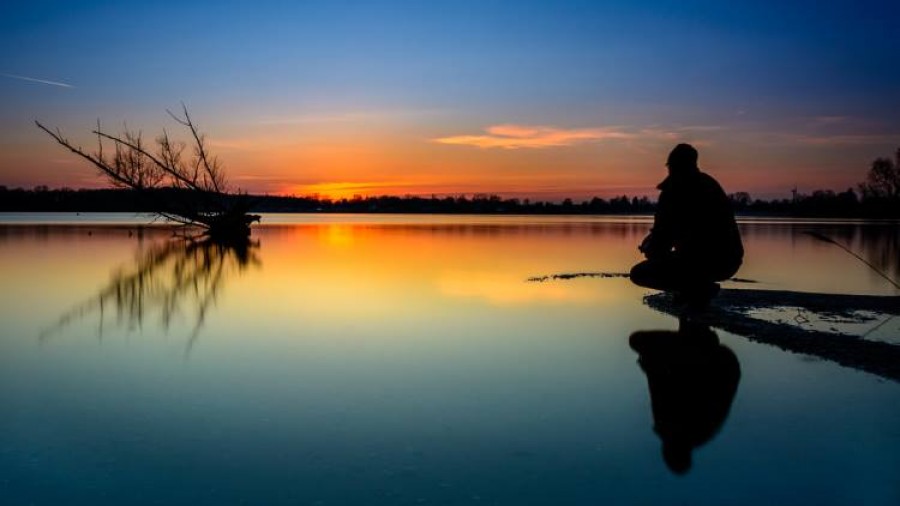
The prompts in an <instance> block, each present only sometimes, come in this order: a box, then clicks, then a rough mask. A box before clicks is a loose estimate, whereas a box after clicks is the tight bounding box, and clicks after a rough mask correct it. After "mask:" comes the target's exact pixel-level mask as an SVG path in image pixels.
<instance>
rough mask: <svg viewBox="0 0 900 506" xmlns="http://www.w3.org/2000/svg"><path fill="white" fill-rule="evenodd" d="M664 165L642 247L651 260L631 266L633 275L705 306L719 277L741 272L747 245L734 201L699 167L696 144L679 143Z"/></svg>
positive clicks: (642, 283) (693, 304) (689, 302)
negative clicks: (666, 172) (666, 171)
mask: <svg viewBox="0 0 900 506" xmlns="http://www.w3.org/2000/svg"><path fill="white" fill-rule="evenodd" d="M666 165H667V166H668V168H669V176H668V177H667V178H666V179H665V180H664V181H663V182H662V183H660V184H659V186H658V188H659V189H660V190H661V193H660V194H659V202H658V204H657V208H656V216H655V217H654V220H653V229H652V230H651V231H650V235H648V236H647V237H646V238H645V239H644V241H643V242H642V243H641V245H640V246H639V248H638V249H640V250H641V252H642V253H643V254H644V256H645V257H647V260H645V261H643V262H641V263H639V264H637V265H635V266H634V267H633V268H632V269H631V281H632V282H634V283H635V284H637V285H640V286H645V287H648V288H655V289H658V290H665V291H671V292H674V293H675V295H676V297H677V298H678V299H680V300H681V301H683V302H684V303H686V304H687V305H688V307H693V308H701V307H703V306H705V305H706V304H708V303H709V301H710V300H711V299H712V298H713V297H714V296H715V295H716V293H718V291H719V285H718V284H717V283H716V281H722V280H725V279H728V278H730V277H731V276H733V275H734V274H735V273H736V272H737V270H738V268H739V267H740V266H741V262H742V261H743V257H744V247H743V245H742V244H741V235H740V232H739V231H738V228H737V224H736V223H735V220H734V212H733V211H732V209H731V202H730V201H729V200H728V197H727V196H726V195H725V192H724V191H723V190H722V187H721V186H719V183H717V182H716V180H715V179H713V178H712V177H711V176H709V175H707V174H705V173H703V172H700V169H699V168H698V167H697V150H696V149H694V148H693V146H691V145H690V144H679V145H677V146H675V149H673V150H672V152H671V153H670V154H669V159H668V161H667V162H666Z"/></svg>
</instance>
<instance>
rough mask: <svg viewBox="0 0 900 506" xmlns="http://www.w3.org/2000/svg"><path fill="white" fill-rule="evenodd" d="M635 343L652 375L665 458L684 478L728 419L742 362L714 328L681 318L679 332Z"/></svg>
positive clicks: (649, 334) (645, 336)
mask: <svg viewBox="0 0 900 506" xmlns="http://www.w3.org/2000/svg"><path fill="white" fill-rule="evenodd" d="M629 344H630V345H631V348H632V349H633V350H634V351H636V352H637V353H638V355H639V357H638V364H640V366H641V369H642V370H643V371H644V374H646V375H647V384H648V387H649V389H650V404H651V407H652V410H653V430H654V431H655V432H656V434H657V435H658V436H659V437H660V439H662V456H663V460H665V462H666V465H667V466H668V467H669V469H671V470H672V472H674V473H677V474H684V473H686V472H687V471H688V470H689V469H690V468H691V453H692V452H693V450H694V448H697V447H698V446H700V445H702V444H704V443H706V442H707V441H709V440H710V439H712V437H713V436H714V435H715V434H716V432H718V430H719V428H720V427H721V426H722V423H723V422H724V421H725V419H726V418H727V417H728V411H729V409H730V408H731V402H732V400H733V399H734V394H735V392H736V391H737V386H738V382H739V381H740V378H741V369H740V364H739V363H738V360H737V357H736V356H735V354H734V352H732V351H731V350H730V349H728V348H726V347H725V346H723V345H722V344H720V343H719V338H718V336H716V334H715V332H713V331H712V330H710V328H709V327H708V326H706V325H703V324H701V323H697V322H693V321H689V320H687V319H681V320H679V328H678V332H672V331H662V330H653V331H639V332H635V333H633V334H631V337H630V338H629Z"/></svg>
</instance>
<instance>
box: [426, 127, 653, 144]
mask: <svg viewBox="0 0 900 506" xmlns="http://www.w3.org/2000/svg"><path fill="white" fill-rule="evenodd" d="M485 131H486V132H487V133H486V134H485V135H456V136H451V137H438V138H436V139H432V141H433V142H437V143H440V144H456V145H464V146H476V147H479V148H502V149H521V148H532V149H535V148H550V147H558V146H571V145H573V144H578V143H582V142H591V141H601V140H607V139H631V138H634V137H635V135H634V134H632V133H629V132H625V131H624V130H622V129H620V128H617V127H603V128H556V127H549V126H532V125H514V124H504V125H493V126H490V127H488V128H487V129H485Z"/></svg>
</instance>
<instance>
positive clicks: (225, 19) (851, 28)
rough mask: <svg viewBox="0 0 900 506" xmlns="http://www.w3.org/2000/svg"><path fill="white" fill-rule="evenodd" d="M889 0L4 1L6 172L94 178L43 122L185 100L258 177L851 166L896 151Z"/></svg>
mask: <svg viewBox="0 0 900 506" xmlns="http://www.w3.org/2000/svg"><path fill="white" fill-rule="evenodd" d="M898 19H900V4H898V3H897V2H890V1H886V0H879V1H869V0H857V1H828V0H825V1H815V2H813V1H808V2H807V1H794V2H759V1H753V2H751V1H730V2H721V1H689V0H688V1H685V0H680V1H677V2H675V1H671V2H670V1H647V2H642V3H637V2H625V1H618V2H602V1H527V0H519V1H505V2H501V1H489V0H480V1H464V0H463V1H460V0H457V1H453V2H444V1H441V0H433V1H421V2H405V1H381V2H361V1H337V0H333V1H322V2H317V1H309V2H303V1H295V2H266V1H261V0H259V1H254V2H246V3H243V2H186V1H180V2H138V1H128V0H120V1H79V2H68V1H66V2H64V1H39V0H38V1H30V2H4V3H3V4H2V6H0V45H2V47H3V52H2V53H0V184H2V185H6V186H10V187H15V186H24V187H31V186H34V185H39V184H46V185H50V186H53V187H55V186H63V185H66V186H71V187H96V186H102V185H103V181H102V180H101V179H100V178H98V177H97V174H96V172H95V170H93V169H92V168H91V167H90V166H88V165H87V164H85V163H83V162H81V161H79V160H78V159H76V158H75V157H73V156H72V155H70V154H68V153H67V152H66V151H65V150H64V149H63V148H62V147H60V146H58V145H56V144H55V143H54V142H53V141H52V140H51V139H50V138H49V137H47V136H46V135H45V134H44V133H43V132H40V131H39V130H38V129H37V128H36V127H35V126H34V125H33V121H34V120H35V119H38V120H41V121H42V122H44V123H46V124H49V125H54V126H59V127H60V128H61V129H62V130H63V131H64V133H65V134H66V135H68V136H69V137H70V138H71V139H73V140H77V141H79V142H81V143H83V144H84V145H85V146H88V145H90V144H91V142H92V140H91V137H90V136H89V132H90V130H91V128H92V127H93V126H94V125H95V123H96V121H97V119H98V118H100V119H101V120H102V121H103V122H104V124H105V125H106V126H107V127H108V128H110V129H112V130H116V129H118V128H120V126H121V125H122V124H123V123H126V122H127V124H128V125H129V126H131V127H134V128H140V129H141V130H143V132H144V133H145V134H146V135H147V136H149V137H152V136H155V135H156V134H157V133H159V132H160V131H161V129H162V128H163V127H164V126H167V127H169V129H170V131H173V130H175V126H176V125H173V124H172V122H171V120H168V118H167V115H166V112H165V110H166V109H175V110H177V109H178V108H179V107H180V105H179V104H180V102H182V101H183V102H184V103H186V104H187V106H188V107H189V108H190V110H191V113H192V116H193V117H194V119H195V121H196V123H198V125H199V126H200V128H201V129H202V130H203V131H205V132H206V133H207V134H208V136H209V139H210V144H211V147H213V148H214V150H215V151H216V153H217V154H218V155H219V156H220V158H221V159H222V160H223V161H224V163H225V166H226V169H227V171H228V174H229V176H230V181H231V183H232V185H233V186H235V187H239V188H241V189H243V190H245V191H250V192H260V193H262V192H268V193H283V194H297V195H307V194H312V193H320V194H322V195H329V196H349V195H353V194H362V195H371V194H401V195H402V194H426V195H427V194H431V193H437V194H447V193H450V194H457V193H466V194H471V193H474V192H490V193H500V194H502V195H506V196H519V197H531V198H533V199H534V198H542V199H559V198H562V197H565V196H571V197H574V198H584V197H589V196H592V195H599V196H603V197H608V196H612V195H616V194H623V193H625V194H629V195H651V196H652V195H655V190H654V186H655V184H656V183H657V182H658V181H659V180H660V179H661V178H662V177H663V176H664V172H665V168H664V166H663V163H664V161H665V156H666V154H667V152H668V151H669V150H670V149H671V147H672V146H673V145H674V144H675V143H677V142H681V141H686V142H692V143H694V144H695V145H697V147H698V148H699V149H700V156H701V159H700V164H701V167H702V168H703V169H704V170H707V171H708V172H710V173H711V174H713V175H714V176H716V177H717V178H718V179H719V180H720V181H721V182H722V183H723V185H724V186H725V188H726V191H729V192H734V191H748V192H750V193H751V194H752V195H753V196H757V197H775V196H786V195H788V194H789V192H790V189H791V188H793V187H794V186H797V187H798V188H799V190H800V191H807V192H808V191H812V190H814V189H818V188H831V189H836V190H843V189H846V188H847V187H850V186H855V184H856V183H857V182H859V181H861V180H862V179H863V178H864V177H865V173H866V170H867V168H868V166H869V165H870V163H871V161H872V160H873V159H874V158H876V157H886V156H890V155H891V154H892V153H893V152H894V150H895V149H896V148H897V147H900V113H898V111H900V65H898V63H900V56H898V55H900V28H898V26H900V23H898Z"/></svg>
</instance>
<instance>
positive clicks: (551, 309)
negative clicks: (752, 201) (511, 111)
mask: <svg viewBox="0 0 900 506" xmlns="http://www.w3.org/2000/svg"><path fill="white" fill-rule="evenodd" d="M0 218H4V217H0ZM115 218H116V217H115V216H113V217H109V216H102V217H100V218H96V217H94V216H84V217H75V218H73V217H71V216H46V215H17V216H15V217H12V216H7V217H5V219H4V221H5V222H6V223H7V225H4V226H0V275H2V279H3V280H4V290H3V291H2V293H0V321H2V327H0V362H2V363H0V406H2V416H0V497H4V501H3V503H4V504H14V505H18V504H23V505H24V504H454V505H455V504H510V505H524V504H600V503H604V502H609V503H613V504H621V503H632V504H659V503H680V504H723V503H725V504H760V503H773V504H784V503H795V502H801V501H802V502H813V501H814V502H816V503H821V504H886V505H887V504H891V505H893V504H898V503H900V485H898V482H897V479H896V478H897V476H900V407H898V406H900V403H898V401H900V384H898V383H896V382H893V381H888V380H885V379H882V378H879V377H877V376H873V375H871V374H868V373H865V372H860V371H857V370H854V369H852V368H846V367H841V366H838V365H836V364H834V363H831V362H827V361H822V360H818V359H815V358H812V357H808V356H804V355H797V354H790V353H786V352H783V351H780V350H778V349H776V348H773V347H769V346H766V345H763V344H759V343H754V342H750V341H748V340H746V339H744V338H741V337H739V336H735V335H731V334H729V333H727V332H724V331H721V330H715V329H713V330H714V331H715V333H716V334H717V337H718V339H719V341H720V342H721V345H722V346H723V347H724V349H726V350H728V351H727V352H723V353H732V354H733V356H734V358H735V359H736V363H735V364H736V366H737V367H738V369H737V370H738V371H739V378H738V380H737V383H736V388H735V390H734V392H733V393H731V394H729V395H728V396H726V397H728V398H727V399H725V400H724V401H721V402H719V403H718V405H724V409H725V418H724V420H723V421H721V422H717V423H715V424H713V425H715V426H714V427H712V429H711V435H710V437H709V439H708V440H707V441H705V442H703V443H702V444H701V445H700V446H699V447H697V448H696V449H694V450H693V451H692V452H691V461H690V465H689V467H688V468H687V469H678V470H677V472H675V471H674V470H673V469H672V465H671V462H668V461H667V460H665V459H664V458H663V452H662V438H661V436H660V434H658V433H657V432H655V431H654V423H655V422H654V413H656V414H657V415H658V414H659V412H658V411H654V409H652V408H651V392H650V390H649V389H648V373H645V370H644V369H642V366H641V365H639V364H638V354H637V353H636V352H635V351H634V350H633V349H632V347H631V346H630V344H629V338H630V337H631V336H632V334H634V333H636V332H641V331H654V330H658V331H669V332H671V333H672V334H668V335H672V336H675V337H677V335H675V334H674V331H676V330H677V329H678V328H679V322H678V321H677V319H675V318H673V317H671V316H668V315H665V314H662V313H658V312H656V311H654V310H652V309H651V308H649V307H647V306H646V305H644V304H643V303H642V301H643V296H644V295H646V294H647V293H649V292H648V291H646V290H644V289H641V288H638V287H634V286H631V285H630V283H629V282H628V281H627V280H626V279H596V278H593V279H592V278H588V279H572V280H568V281H549V282H546V283H529V282H527V281H526V280H527V279H528V278H529V277H533V276H540V275H546V274H553V273H563V272H582V271H605V272H627V270H628V268H629V267H630V266H631V265H632V264H633V263H635V262H637V261H638V260H639V257H638V253H637V251H636V249H635V246H636V244H638V243H639V242H640V239H641V238H642V237H643V236H644V235H645V234H646V233H647V230H648V228H649V220H648V219H647V218H641V217H636V218H591V217H570V218H566V217H537V218H535V217H478V216H474V217H458V216H439V217H434V216H401V215H394V216H362V215H358V216H354V215H350V216H346V215H345V216H340V215H338V216H335V215H328V216H323V215H269V216H265V217H264V218H263V223H264V225H263V226H261V227H258V228H255V229H254V232H253V240H254V241H255V244H253V245H250V246H249V247H248V248H246V249H245V250H232V249H227V248H224V249H223V248H215V247H209V246H205V245H197V246H193V247H187V246H185V245H184V243H183V242H180V241H173V239H172V238H171V231H169V230H165V229H161V228H159V227H138V226H137V225H138V224H139V223H144V222H145V221H144V220H138V219H137V218H135V217H132V216H124V217H122V216H119V218H120V219H115ZM742 227H743V228H742V231H743V233H744V237H745V243H746V248H747V255H748V257H747V262H746V264H745V266H744V268H743V269H742V270H741V272H740V273H739V276H740V277H742V278H747V279H752V280H756V281H758V283H756V284H754V285H753V288H754V289H773V290H776V289H777V290H792V291H806V292H817V293H854V294H873V295H886V296H896V295H898V291H897V290H896V289H895V288H894V287H892V286H891V285H890V284H888V283H886V282H885V281H884V279H882V278H880V277H879V276H878V275H877V274H874V273H873V272H872V270H871V269H870V268H869V267H867V266H865V265H864V264H863V263H862V262H860V261H858V260H857V259H855V258H853V257H851V256H850V255H848V254H847V253H846V252H844V251H841V250H840V249H839V248H836V247H835V246H833V245H829V244H826V243H821V242H817V241H816V240H814V239H813V238H811V237H809V236H808V235H806V234H804V233H803V232H805V231H808V230H816V231H819V232H822V233H826V234H828V235H829V236H830V237H833V238H835V239H838V240H840V241H841V242H842V243H844V244H846V245H848V247H850V248H851V249H853V250H854V251H857V252H859V253H860V254H861V256H863V257H864V258H867V259H868V260H869V261H870V262H871V263H873V265H876V266H878V267H879V268H880V269H882V270H884V271H885V272H887V273H889V274H890V275H892V276H894V277H896V276H897V273H898V265H897V263H896V262H897V258H898V256H900V255H898V254H897V252H898V249H897V245H898V241H897V237H898V233H897V227H896V226H895V225H884V224H870V223H864V222H842V223H833V222H832V223H827V222H789V221H783V220H757V221H754V222H748V223H745V224H744V225H742ZM742 286H744V287H746V286H747V285H741V284H732V285H730V287H732V288H741V287H742ZM798 324H801V323H800V322H799V321H798ZM895 335H900V324H898V323H897V322H887V323H886V324H884V325H882V326H881V327H880V328H879V329H877V331H876V332H875V333H874V334H873V336H871V337H873V338H879V337H878V336H882V337H881V338H880V339H883V340H887V338H889V337H890V336H895ZM885 336H886V337H885ZM704 360H705V359H704ZM644 364H645V367H646V366H647V362H645V363H644ZM728 367H729V368H731V369H729V370H733V367H732V366H728ZM706 383H709V382H706ZM673 384H681V383H677V382H676V383H673ZM676 390H677V388H676ZM660 395H662V394H659V390H656V391H654V399H655V402H658V401H659V396H660ZM666 395H669V396H670V399H675V404H676V406H677V405H678V402H679V401H678V399H682V398H691V394H685V395H682V393H679V392H675V393H674V394H666ZM700 395H701V396H702V395H706V394H700ZM710 395H712V394H710ZM694 397H696V396H694ZM691 402H694V401H693V400H692V401H691ZM699 402H701V403H702V399H701V400H700V401H699ZM717 402H718V401H717ZM691 406H693V404H691ZM656 409H657V410H658V409H661V408H659V407H658V406H657V407H656ZM686 409H687V408H686ZM698 419H699V418H698ZM657 422H659V420H657ZM657 424H658V425H659V423H657ZM657 429H658V430H659V431H662V432H664V429H660V427H657ZM707 432H710V431H707Z"/></svg>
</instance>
